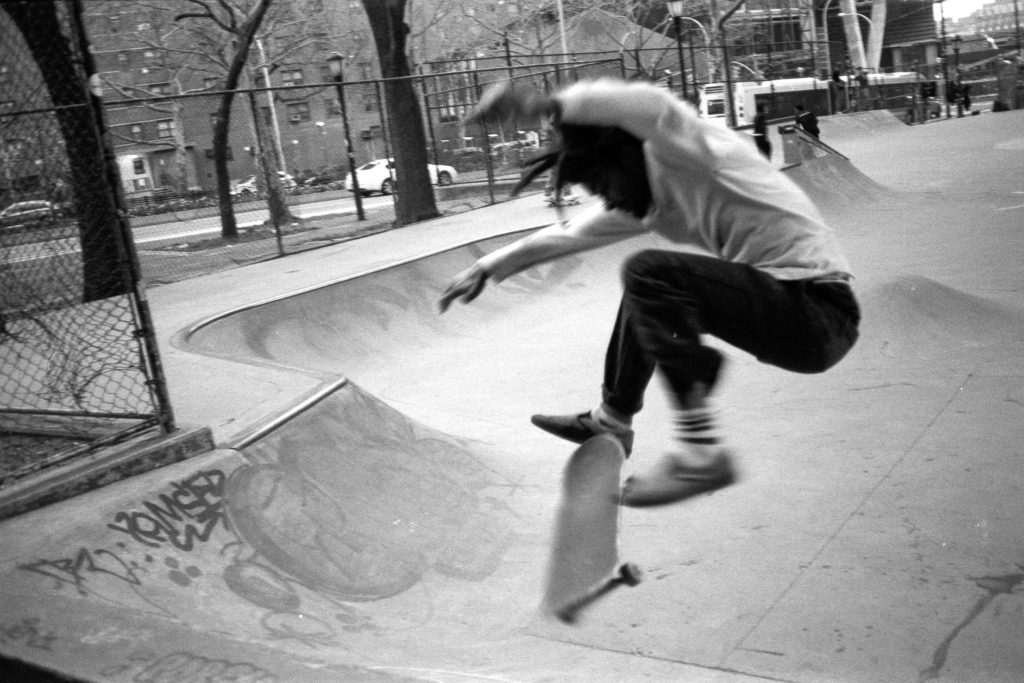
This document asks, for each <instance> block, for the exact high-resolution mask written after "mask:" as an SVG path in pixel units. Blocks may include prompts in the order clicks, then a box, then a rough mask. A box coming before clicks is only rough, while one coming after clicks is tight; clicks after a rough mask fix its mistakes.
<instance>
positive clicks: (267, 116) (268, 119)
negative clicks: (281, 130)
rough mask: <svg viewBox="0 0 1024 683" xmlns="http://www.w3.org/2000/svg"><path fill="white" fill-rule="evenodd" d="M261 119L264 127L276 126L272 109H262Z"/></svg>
mask: <svg viewBox="0 0 1024 683" xmlns="http://www.w3.org/2000/svg"><path fill="white" fill-rule="evenodd" d="M260 118H262V119H263V125H265V126H271V125H273V124H274V115H273V113H271V111H270V107H260Z"/></svg>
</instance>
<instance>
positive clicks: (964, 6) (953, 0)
mask: <svg viewBox="0 0 1024 683" xmlns="http://www.w3.org/2000/svg"><path fill="white" fill-rule="evenodd" d="M988 2H989V0H945V2H944V3H943V4H944V5H945V13H946V18H947V19H960V18H962V17H966V16H968V15H969V14H971V13H972V12H974V11H976V10H979V9H981V6H982V5H986V4H988ZM935 16H936V17H938V16H939V7H938V3H936V5H935Z"/></svg>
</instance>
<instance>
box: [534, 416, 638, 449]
mask: <svg viewBox="0 0 1024 683" xmlns="http://www.w3.org/2000/svg"><path fill="white" fill-rule="evenodd" d="M530 422H532V423H533V424H534V425H535V426H537V427H540V428H541V429H543V430H544V431H545V432H547V433H549V434H554V435H555V436H557V437H559V438H561V439H565V440H566V441H572V442H573V443H583V442H584V441H586V440H587V439H589V438H590V437H592V436H596V435H598V434H611V435H612V436H614V437H615V438H617V439H618V440H619V441H620V442H621V443H622V447H623V448H624V449H625V451H626V455H629V453H630V451H632V450H633V430H632V429H626V430H623V431H615V430H614V429H612V428H611V427H608V426H606V425H602V424H600V423H598V422H596V421H595V420H594V418H592V417H591V416H590V413H589V412H586V413H580V414H579V415H534V416H533V417H531V418H530Z"/></svg>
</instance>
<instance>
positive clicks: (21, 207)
mask: <svg viewBox="0 0 1024 683" xmlns="http://www.w3.org/2000/svg"><path fill="white" fill-rule="evenodd" d="M58 216H60V211H59V210H58V208H57V207H56V206H55V205H54V204H52V203H51V202H48V201H46V200H45V199H33V200H29V201H26V202H17V203H14V204H11V205H10V206H8V207H7V208H6V209H4V210H3V211H0V226H3V227H6V228H11V229H13V228H18V227H25V226H35V225H40V224H45V223H47V222H50V221H52V220H53V219H55V218H57V217H58Z"/></svg>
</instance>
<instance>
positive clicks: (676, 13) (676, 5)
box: [665, 0, 690, 101]
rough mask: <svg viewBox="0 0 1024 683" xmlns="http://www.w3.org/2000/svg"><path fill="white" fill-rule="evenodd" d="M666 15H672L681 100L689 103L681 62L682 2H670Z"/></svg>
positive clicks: (684, 68)
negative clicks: (681, 84) (681, 87)
mask: <svg viewBox="0 0 1024 683" xmlns="http://www.w3.org/2000/svg"><path fill="white" fill-rule="evenodd" d="M665 4H666V5H668V13H669V14H671V15H672V26H673V27H674V28H675V30H676V53H677V54H678V56H679V79H680V80H681V81H682V82H683V99H684V100H687V101H689V99H690V93H689V92H687V90H686V64H685V63H684V62H683V30H682V28H681V27H682V23H683V0H670V1H669V2H667V3H665Z"/></svg>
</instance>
